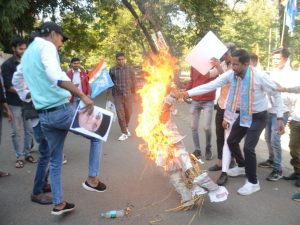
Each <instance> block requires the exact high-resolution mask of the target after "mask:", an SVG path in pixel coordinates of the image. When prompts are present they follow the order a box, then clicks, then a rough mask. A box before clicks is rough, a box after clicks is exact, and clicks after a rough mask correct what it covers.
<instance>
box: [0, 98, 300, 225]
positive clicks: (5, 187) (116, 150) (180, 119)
mask: <svg viewBox="0 0 300 225" xmlns="http://www.w3.org/2000/svg"><path fill="white" fill-rule="evenodd" d="M97 105H100V106H104V100H103V99H102V98H98V99H97ZM178 109H179V114H178V115H177V116H176V117H175V121H176V122H177V124H178V127H179V128H180V129H181V132H182V134H187V137H186V139H185V144H186V147H187V149H188V150H189V151H192V150H193V148H192V146H193V144H192V139H191V132H190V128H189V127H190V126H189V124H190V123H189V120H188V118H189V117H190V115H189V106H188V105H186V104H185V103H179V104H178ZM137 111H138V106H136V107H135V116H134V117H136V113H137ZM136 123H137V122H136V119H135V120H133V121H132V124H131V127H130V128H131V130H133V128H134V127H135V126H136ZM8 130H9V127H8V123H7V122H6V121H4V124H3V133H4V134H3V135H2V145H1V152H0V168H1V169H3V170H7V171H9V172H10V173H11V174H12V176H10V177H7V178H1V179H0V204H1V206H0V225H48V224H65V225H69V224H70V225H71V224H72V225H96V224H103V225H104V224H124V225H142V224H143V225H144V224H150V223H149V222H150V221H158V222H157V223H155V224H158V225H188V224H189V222H190V220H191V219H192V217H193V216H195V219H194V221H193V222H192V223H191V224H193V225H195V224H207V225H214V224H216V225H217V224H226V225H299V224H300V203H297V202H294V201H292V200H291V199H290V198H291V195H292V194H293V193H294V192H296V191H300V189H299V188H296V187H295V186H294V185H293V183H292V182H287V181H284V180H280V181H278V182H268V181H266V180H265V177H266V176H267V175H268V173H269V172H270V170H269V169H261V168H259V169H258V177H259V180H260V182H261V187H262V190H261V191H260V192H258V193H256V194H254V195H251V196H246V197H242V196H239V195H238V194H237V193H236V191H237V189H238V188H239V187H240V186H242V185H243V184H244V178H243V177H240V178H232V179H230V180H229V182H228V185H227V186H226V187H227V188H228V190H229V192H230V195H229V198H228V200H227V201H226V202H223V203H210V202H209V200H208V199H206V200H205V203H204V205H203V207H202V209H201V210H200V209H195V210H192V211H188V212H177V213H168V212H165V210H166V209H170V208H173V207H175V206H177V204H178V202H179V197H178V195H177V193H176V192H175V191H174V189H173V188H172V186H171V185H170V184H169V181H168V177H167V176H166V175H165V174H164V173H163V171H162V170H161V169H159V168H157V167H156V166H155V165H154V164H153V162H151V161H149V160H147V159H146V158H145V155H144V154H143V153H141V152H140V151H139V150H138V149H137V146H138V144H139V143H141V140H140V139H139V138H137V137H135V136H133V137H131V138H130V139H129V140H128V141H126V142H118V141H117V140H116V139H117V138H118V136H119V135H120V133H119V127H118V125H117V123H115V124H114V125H113V127H112V131H111V134H110V137H109V140H108V142H106V143H105V144H104V149H103V160H102V166H101V179H102V181H104V182H105V183H106V184H107V186H108V189H107V191H106V192H104V193H91V192H87V191H85V190H83V189H82V187H81V183H82V182H83V181H84V180H85V179H86V174H87V162H88V144H89V142H88V141H87V140H85V139H84V138H82V137H80V136H77V135H74V134H71V133H70V134H69V135H68V138H67V141H66V144H65V153H66V155H67V159H68V163H67V165H65V166H64V168H63V190H64V197H65V199H66V200H68V201H72V202H74V203H75V204H76V210H75V211H74V212H73V213H71V214H69V215H66V216H61V217H56V216H52V215H50V211H51V209H52V206H42V205H38V204H36V203H32V202H31V201H30V193H31V190H32V183H33V176H34V173H35V165H31V164H26V165H25V167H24V168H23V169H16V168H14V161H15V158H14V154H13V150H12V144H11V140H10V137H9V132H8ZM201 141H202V144H203V141H204V137H202V138H201ZM213 149H214V153H215V155H216V145H215V139H214V138H213ZM257 154H258V160H259V161H261V160H263V159H265V158H266V156H267V149H266V144H265V143H264V142H263V141H260V143H259V145H258V147H257ZM34 155H35V156H37V153H34ZM215 158H216V157H214V159H215ZM283 158H284V173H285V174H287V173H289V172H291V167H290V165H289V159H290V157H289V153H288V152H287V151H284V153H283ZM213 163H214V161H209V162H206V163H205V164H204V168H208V167H209V166H211V165H212V164H213ZM218 175H219V174H218V173H216V172H215V173H211V176H212V178H213V179H217V178H218ZM126 206H131V207H132V209H133V210H132V214H131V215H130V216H129V217H123V218H119V219H114V220H112V219H99V212H102V211H107V210H111V209H122V208H125V207H126ZM199 212H200V213H199Z"/></svg>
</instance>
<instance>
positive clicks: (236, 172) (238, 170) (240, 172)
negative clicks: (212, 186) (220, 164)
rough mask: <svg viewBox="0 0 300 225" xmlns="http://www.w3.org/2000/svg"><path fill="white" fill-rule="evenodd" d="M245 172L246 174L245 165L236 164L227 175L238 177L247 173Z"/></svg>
mask: <svg viewBox="0 0 300 225" xmlns="http://www.w3.org/2000/svg"><path fill="white" fill-rule="evenodd" d="M245 174H246V173H245V167H238V166H235V167H233V168H232V169H229V170H228V171H227V175H228V176H230V177H237V176H240V175H245Z"/></svg>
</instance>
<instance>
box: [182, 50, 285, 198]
mask: <svg viewBox="0 0 300 225" xmlns="http://www.w3.org/2000/svg"><path fill="white" fill-rule="evenodd" d="M249 62H250V55H249V53H248V52H247V51H245V50H242V49H241V50H237V51H235V52H233V53H232V58H231V64H232V70H233V71H227V72H225V73H224V74H222V75H221V76H219V77H218V78H217V79H215V80H214V81H211V82H210V83H208V84H205V85H201V86H198V87H195V88H193V89H191V90H189V91H187V92H182V93H177V97H179V98H181V97H190V96H193V95H198V94H202V93H206V92H209V91H211V90H215V89H216V88H218V87H222V86H224V85H225V84H229V83H231V87H230V91H229V97H228V99H227V105H226V111H227V112H229V113H228V115H230V114H233V113H239V114H240V115H239V117H238V118H237V119H236V121H235V122H234V123H233V125H232V130H231V133H230V135H229V137H228V139H227V143H228V146H229V149H230V151H231V152H232V154H233V156H234V158H235V159H236V162H237V164H238V166H236V167H234V168H232V169H230V170H228V175H229V176H239V175H243V174H246V177H247V179H246V182H245V185H244V186H243V187H241V188H240V189H239V190H238V193H239V194H241V195H250V194H252V193H254V192H257V191H259V190H260V185H259V182H258V180H257V175H256V154H255V147H256V145H257V143H258V140H259V136H260V134H261V132H262V130H263V129H264V127H265V125H266V117H267V107H268V101H267V97H266V92H268V93H270V94H271V95H272V96H274V106H275V108H276V109H277V111H278V114H277V116H278V119H279V120H278V130H279V132H281V133H282V132H283V129H284V124H283V122H282V118H281V117H282V111H281V105H282V102H281V96H280V94H279V93H278V92H276V91H274V90H275V89H276V88H277V85H276V83H275V82H273V81H272V80H271V79H270V78H269V77H268V76H266V75H265V74H264V73H261V72H260V71H258V70H256V69H254V68H250V67H249ZM246 78H247V79H249V78H250V79H249V83H250V85H249V86H248V87H247V86H244V85H243V82H244V80H245V79H246ZM234 83H237V84H236V85H234ZM241 83H242V87H241V86H239V85H238V84H241ZM245 87H246V89H245ZM233 93H235V95H233ZM245 93H246V95H245ZM247 94H248V95H247ZM230 96H233V97H235V99H234V100H235V102H234V101H229V100H230ZM237 96H240V98H238V97H237ZM245 96H246V97H247V103H249V104H248V105H249V108H248V111H247V110H246V109H245V99H244V97H245ZM232 106H234V108H232ZM245 111H247V112H248V113H246V114H245ZM225 115H226V112H225ZM227 118H229V117H227ZM229 119H230V118H229ZM227 124H228V121H224V126H225V127H226V125H227ZM244 137H245V144H244V155H245V159H244V157H243V155H242V152H241V149H240V146H239V143H240V141H241V140H242V139H243V138H244Z"/></svg>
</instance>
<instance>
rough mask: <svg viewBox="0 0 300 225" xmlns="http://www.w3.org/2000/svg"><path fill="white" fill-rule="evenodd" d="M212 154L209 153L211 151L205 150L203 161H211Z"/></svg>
mask: <svg viewBox="0 0 300 225" xmlns="http://www.w3.org/2000/svg"><path fill="white" fill-rule="evenodd" d="M212 156H213V155H212V152H211V150H206V151H205V159H206V160H211V159H212Z"/></svg>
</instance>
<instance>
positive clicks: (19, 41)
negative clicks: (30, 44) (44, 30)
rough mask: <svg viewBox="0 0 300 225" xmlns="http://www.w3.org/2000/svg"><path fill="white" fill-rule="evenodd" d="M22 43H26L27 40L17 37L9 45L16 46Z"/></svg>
mask: <svg viewBox="0 0 300 225" xmlns="http://www.w3.org/2000/svg"><path fill="white" fill-rule="evenodd" d="M23 44H25V45H27V41H26V40H25V39H24V38H21V37H17V38H15V39H14V40H13V41H12V42H11V46H12V47H14V48H16V47H18V46H19V45H23Z"/></svg>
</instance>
